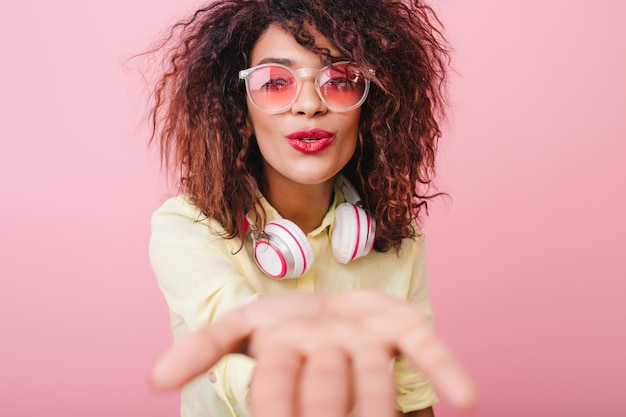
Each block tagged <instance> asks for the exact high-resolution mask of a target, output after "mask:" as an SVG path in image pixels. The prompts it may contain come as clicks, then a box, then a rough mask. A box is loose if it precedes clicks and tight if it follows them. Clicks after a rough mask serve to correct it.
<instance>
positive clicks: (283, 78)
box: [249, 66, 297, 111]
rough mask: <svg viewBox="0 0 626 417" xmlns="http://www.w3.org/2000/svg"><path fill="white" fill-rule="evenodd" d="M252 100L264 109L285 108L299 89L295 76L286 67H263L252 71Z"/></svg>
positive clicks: (250, 87)
mask: <svg viewBox="0 0 626 417" xmlns="http://www.w3.org/2000/svg"><path fill="white" fill-rule="evenodd" d="M249 90H250V96H251V98H252V100H253V101H254V102H255V103H256V105H257V106H259V107H260V108H262V109H264V110H268V111H276V110H280V109H283V108H285V107H286V106H288V105H289V103H290V102H291V101H292V100H293V98H294V96H295V94H296V91H297V81H296V78H295V76H294V75H293V74H292V73H291V72H289V71H288V70H287V69H285V68H281V67H273V66H268V67H262V68H259V69H257V70H256V71H254V72H253V73H252V75H251V76H250V80H249Z"/></svg>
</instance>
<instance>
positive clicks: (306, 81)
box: [291, 77, 328, 117]
mask: <svg viewBox="0 0 626 417" xmlns="http://www.w3.org/2000/svg"><path fill="white" fill-rule="evenodd" d="M300 83H301V86H300V91H299V93H298V96H297V97H296V101H295V102H294V103H293V106H292V107H291V112H292V113H294V114H303V115H305V116H307V117H314V116H317V115H321V114H324V113H326V112H327V111H328V108H327V107H326V103H324V101H322V98H321V97H320V95H319V93H318V92H317V87H316V85H315V77H302V78H300Z"/></svg>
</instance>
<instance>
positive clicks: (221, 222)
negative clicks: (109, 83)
mask: <svg viewBox="0 0 626 417" xmlns="http://www.w3.org/2000/svg"><path fill="white" fill-rule="evenodd" d="M436 21H437V20H436V17H435V16H434V14H433V13H432V11H431V10H430V8H428V7H427V6H426V5H424V4H422V3H421V2H418V1H412V2H406V3H403V2H399V1H389V0H384V1H380V0H365V1H363V0H354V1H353V0H340V1H332V2H331V1H329V0H311V1H298V0H296V1H294V0H230V1H229V0H222V1H214V2H212V3H210V4H209V5H207V6H206V7H205V8H203V9H200V10H198V11H197V12H196V13H195V14H194V15H193V16H192V17H191V18H190V19H189V20H187V21H185V22H181V23H179V24H178V25H176V26H175V28H174V30H173V31H172V34H171V35H170V37H169V39H168V41H169V44H168V45H170V46H171V48H170V49H168V53H167V54H166V62H167V64H168V67H167V68H166V70H165V71H164V73H163V76H162V77H161V78H160V81H159V83H158V84H157V86H156V89H155V99H156V100H155V107H154V109H153V121H154V127H155V137H154V138H153V139H155V140H157V141H158V142H159V144H160V145H161V150H162V155H163V158H164V160H165V161H166V162H167V163H168V164H169V166H170V167H173V168H175V169H177V170H178V172H180V174H181V177H180V180H181V194H180V195H179V196H177V197H174V198H172V199H170V200H168V201H167V202H165V204H164V205H163V206H162V207H161V208H160V209H158V210H157V211H156V212H155V214H154V217H153V232H152V237H151V242H150V256H151V262H152V265H153V268H154V271H155V274H156V276H157V278H158V281H159V285H160V287H161V289H162V291H163V293H164V295H165V298H166V300H167V303H168V306H169V309H170V313H171V318H172V329H173V332H174V335H175V338H176V339H180V338H181V337H182V336H183V335H186V334H188V333H190V332H192V331H196V330H198V329H201V328H202V327H203V326H204V325H206V324H207V323H211V322H213V323H215V324H214V325H213V326H212V327H209V328H205V329H204V330H200V331H199V332H197V333H191V336H188V337H187V339H186V341H185V342H184V343H182V344H178V346H177V347H176V350H175V351H173V352H172V353H171V354H170V355H169V356H168V357H167V358H166V359H165V361H164V362H162V363H161V364H160V365H159V366H157V368H156V370H155V377H154V378H155V382H156V384H157V385H160V386H163V387H171V386H177V385H181V384H183V383H185V382H187V380H189V379H190V378H191V377H193V376H195V375H198V374H201V376H200V377H199V378H196V379H195V380H193V381H192V382H190V383H188V384H187V385H186V386H185V387H184V389H183V394H182V405H181V413H182V415H183V416H194V417H196V416H205V415H207V416H208V415H213V416H246V415H248V413H249V409H248V405H250V408H251V409H252V411H253V414H254V415H257V416H260V415H268V416H269V415H271V416H273V417H277V416H278V417H280V416H307V415H315V416H319V415H324V416H334V415H337V416H340V415H343V416H345V415H347V414H348V412H349V411H350V410H351V409H352V408H353V406H355V404H356V407H357V412H358V414H359V415H363V416H365V415H372V416H377V417H380V416H386V415H390V416H391V415H394V414H395V413H396V412H395V411H394V408H397V409H398V410H400V412H402V413H404V414H405V415H413V416H429V415H433V414H432V405H433V404H434V403H435V402H436V401H437V399H436V396H435V393H434V391H433V388H432V387H431V384H430V382H429V381H428V379H426V376H425V375H424V374H423V373H422V372H419V371H417V370H416V369H415V366H418V367H419V368H420V370H421V371H423V372H426V373H428V374H429V375H430V376H431V377H432V378H433V379H434V380H435V381H437V380H438V379H441V378H443V379H441V384H440V387H441V389H442V390H444V392H447V391H452V392H451V395H452V397H453V398H454V395H458V396H459V398H460V400H459V402H460V403H463V402H467V401H468V399H469V398H471V389H470V388H469V383H468V382H467V380H466V379H464V378H465V377H464V376H463V375H462V373H461V371H460V370H459V369H458V368H457V366H456V365H455V364H454V362H453V360H452V359H451V355H450V354H449V352H448V351H447V350H446V349H445V347H444V346H443V345H442V344H441V343H440V342H439V341H438V340H437V339H436V338H435V337H434V335H432V332H431V331H430V328H429V327H430V322H431V319H432V314H431V311H430V304H429V294H428V283H427V277H426V268H425V258H424V250H423V241H422V237H421V235H420V233H419V228H418V226H417V221H418V219H419V215H420V214H422V212H423V209H424V208H425V207H426V200H427V199H428V198H430V197H429V196H428V185H429V184H430V181H431V176H432V173H433V171H434V158H435V149H436V142H437V138H438V137H439V135H440V131H439V127H438V123H437V119H438V115H440V111H441V109H442V101H443V100H442V92H441V89H440V87H441V85H442V83H443V81H444V78H445V77H444V76H445V65H446V57H447V55H446V51H445V48H444V46H443V42H442V40H441V37H440V36H439V32H438V31H437V29H436V28H435V27H434V26H433V22H436ZM163 48H166V46H163ZM416 185H417V186H416ZM409 303H411V304H412V305H414V306H417V307H418V309H416V308H415V307H413V306H409ZM244 306H245V307H244ZM218 318H220V319H219V320H217V321H216V319H218ZM229 352H233V353H237V352H239V353H245V354H246V355H248V356H249V357H245V356H241V355H226V356H224V358H223V359H221V360H220V362H219V363H218V364H217V365H216V366H214V367H213V368H211V370H210V372H204V371H206V370H208V369H209V367H210V366H211V365H213V363H214V362H215V361H216V360H217V359H219V358H220V357H221V356H222V355H224V354H226V353H229ZM250 357H252V358H254V359H256V361H253V360H252V359H250ZM394 357H395V363H394V371H395V372H394V374H393V375H391V373H389V371H388V364H389V360H391V359H392V358H394ZM406 357H408V358H410V359H411V360H410V362H409V361H407V360H406ZM255 367H256V370H255V372H254V377H251V375H252V373H253V369H254V368H255ZM446 373H447V374H454V375H455V377H454V378H451V379H449V380H446V379H445V375H444V374H446ZM394 376H395V380H394ZM251 378H252V379H251ZM450 381H452V382H450ZM454 381H456V382H454ZM459 381H460V382H459ZM396 384H397V392H396ZM454 384H457V385H458V386H455V385H454ZM320 386H321V387H324V389H318V388H317V387H320ZM249 387H250V388H249ZM458 387H460V388H458ZM457 388H458V389H457ZM455 392H456V394H455ZM394 396H395V397H396V399H395V404H394V403H393V397H394ZM394 405H395V407H394Z"/></svg>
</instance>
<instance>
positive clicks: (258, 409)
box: [152, 290, 475, 417]
mask: <svg viewBox="0 0 626 417" xmlns="http://www.w3.org/2000/svg"><path fill="white" fill-rule="evenodd" d="M227 353H243V354H246V355H248V356H250V357H252V358H255V359H256V362H257V366H256V370H255V373H254V375H253V377H252V382H251V384H250V394H249V401H250V410H251V413H252V415H253V416H254V417H319V416H320V415H323V416H325V417H345V416H346V415H347V414H348V412H349V411H350V410H351V409H352V408H353V406H356V411H357V414H356V415H357V416H358V417H396V416H397V411H395V410H394V405H395V384H394V379H393V374H392V372H391V371H390V367H389V363H390V361H391V359H392V358H393V357H394V356H396V355H399V354H401V355H404V356H405V357H406V358H407V359H408V360H410V361H411V362H412V363H413V364H414V365H415V366H416V367H418V368H419V369H421V370H422V371H424V372H425V373H426V374H427V375H428V376H429V377H430V379H431V380H432V381H433V384H434V385H435V386H436V387H437V388H438V390H439V392H440V393H441V394H442V395H443V397H444V398H446V399H447V401H448V402H450V403H452V404H454V405H456V406H458V407H469V406H471V405H472V404H473V402H474V401H475V390H474V387H473V384H472V382H471V380H470V379H469V378H468V376H467V375H466V373H465V372H464V371H463V369H462V368H461V366H460V365H459V364H458V362H457V361H456V359H455V358H454V356H453V354H452V352H451V351H450V350H449V349H448V348H447V346H446V345H445V344H444V343H443V342H442V341H441V340H440V339H439V338H438V337H437V336H436V335H435V334H434V333H433V331H432V330H431V328H430V326H429V325H428V323H427V321H426V320H425V319H424V318H423V316H422V315H421V314H420V313H419V311H418V310H417V309H416V308H415V306H413V305H412V304H410V303H408V302H405V301H402V300H399V299H397V298H394V297H391V296H389V295H386V294H383V293H380V292H377V291H369V290H361V291H353V292H348V293H339V294H333V295H327V294H316V293H307V292H290V291H288V292H283V293H279V294H275V295H272V296H269V297H266V298H263V299H261V300H259V301H257V302H255V303H252V304H250V305H248V306H245V307H241V308H238V309H236V310H233V311H231V312H229V313H227V314H226V315H224V316H223V317H221V318H220V319H218V320H217V321H215V322H214V323H213V324H211V325H209V326H207V327H205V328H203V329H201V330H199V331H196V332H194V333H191V334H189V335H187V336H186V337H185V338H183V339H182V340H181V341H180V342H179V343H177V344H176V345H174V346H173V347H172V348H171V349H170V350H169V351H168V352H166V353H165V354H164V355H163V357H162V358H161V359H160V360H159V362H158V363H157V364H156V366H155V367H154V371H153V375H152V381H153V384H154V386H155V387H157V388H159V389H162V390H171V389H177V388H180V387H182V386H183V385H184V384H185V383H186V382H188V381H190V380H191V379H193V378H194V377H196V376H198V375H200V374H202V373H204V372H207V371H208V370H209V369H210V368H211V366H212V365H213V364H215V363H216V362H217V361H218V360H219V359H220V358H221V357H222V356H224V355H225V354H227ZM408 415H409V416H413V417H426V416H431V415H433V413H432V410H431V409H426V410H422V411H418V412H413V413H410V414H408Z"/></svg>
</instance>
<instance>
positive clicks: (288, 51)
mask: <svg viewBox="0 0 626 417" xmlns="http://www.w3.org/2000/svg"><path fill="white" fill-rule="evenodd" d="M308 30H309V31H310V32H311V34H312V35H313V36H314V37H315V45H316V46H317V47H318V48H326V49H328V50H329V51H330V53H331V55H333V56H337V55H338V54H339V51H338V50H337V48H335V46H334V45H333V44H332V43H331V42H330V41H329V40H328V39H327V38H326V37H324V36H323V35H322V34H320V33H319V32H318V31H316V30H314V29H312V28H308ZM271 58H277V59H283V60H289V61H292V62H293V63H294V64H296V65H302V66H312V65H313V64H312V63H311V62H312V61H314V63H315V65H319V63H320V59H319V57H318V56H317V55H316V54H315V53H313V52H311V51H309V50H308V49H306V48H305V47H303V46H302V45H300V44H299V43H298V42H297V41H296V40H295V38H294V37H293V36H292V35H291V34H290V33H288V32H286V31H285V30H284V29H283V28H281V27H280V26H279V25H276V24H272V25H270V26H268V28H267V29H266V30H265V32H263V33H262V34H261V36H260V37H259V39H258V40H257V42H256V44H255V45H254V48H252V54H251V57H250V61H251V62H250V65H251V66H254V65H258V64H259V62H260V61H261V60H268V59H271Z"/></svg>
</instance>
